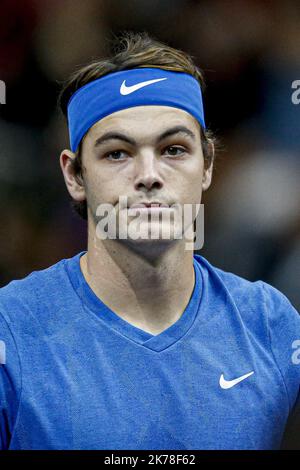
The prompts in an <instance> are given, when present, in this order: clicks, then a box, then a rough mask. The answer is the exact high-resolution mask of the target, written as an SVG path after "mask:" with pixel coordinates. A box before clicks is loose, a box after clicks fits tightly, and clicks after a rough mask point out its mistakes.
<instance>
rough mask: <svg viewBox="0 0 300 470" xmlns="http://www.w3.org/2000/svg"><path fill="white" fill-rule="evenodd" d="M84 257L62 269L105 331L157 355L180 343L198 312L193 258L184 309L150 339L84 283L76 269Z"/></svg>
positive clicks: (199, 293)
mask: <svg viewBox="0 0 300 470" xmlns="http://www.w3.org/2000/svg"><path fill="white" fill-rule="evenodd" d="M85 253H86V251H82V252H80V253H78V254H77V255H75V256H74V257H73V258H70V259H68V260H65V261H66V263H65V266H66V268H67V272H68V275H69V278H70V281H71V283H72V285H73V288H74V290H75V291H76V292H77V294H78V296H79V297H80V299H81V301H82V303H83V305H84V306H85V307H86V308H88V310H90V311H92V312H93V313H94V314H96V315H97V317H98V318H99V319H100V320H101V321H102V322H105V323H106V325H107V326H108V327H109V328H111V329H113V330H116V331H118V332H119V333H120V334H122V335H123V336H126V337H127V338H129V339H131V340H132V341H134V342H136V343H138V344H140V345H142V346H144V347H146V348H148V349H151V350H153V351H157V352H158V351H162V350H164V349H166V348H168V347H169V346H171V345H172V344H174V343H175V342H177V341H178V340H180V339H181V338H182V337H183V336H184V335H185V334H186V333H187V331H188V330H189V329H190V328H191V326H192V325H193V323H194V321H195V319H196V317H197V314H198V312H199V310H200V303H201V299H202V288H203V276H202V272H201V268H200V265H199V262H197V261H196V259H195V257H194V258H193V266H194V273H195V284H194V289H193V293H192V295H191V297H190V300H189V303H188V305H187V306H186V308H185V310H184V312H183V314H182V315H181V317H180V318H179V319H178V320H177V321H176V322H175V323H173V325H171V326H170V327H168V328H167V329H166V330H164V331H162V332H161V333H159V334H158V335H152V334H150V333H148V332H146V331H144V330H141V329H140V328H138V327H136V326H134V325H132V324H131V323H128V322H127V321H126V320H123V319H122V318H121V317H120V316H119V315H117V314H116V313H115V312H113V311H112V310H111V309H110V308H109V307H108V306H107V305H105V304H104V302H102V300H101V299H100V298H99V297H98V296H97V295H96V294H95V292H94V291H93V290H92V289H91V287H90V286H89V284H88V283H87V282H86V280H85V278H84V276H83V273H82V271H81V268H80V258H81V256H83V255H84V254H85Z"/></svg>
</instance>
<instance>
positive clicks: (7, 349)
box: [0, 313, 21, 450]
mask: <svg viewBox="0 0 300 470" xmlns="http://www.w3.org/2000/svg"><path fill="white" fill-rule="evenodd" d="M20 395H21V366H20V360H19V355H18V351H17V346H16V343H15V340H14V338H13V336H12V333H11V330H10V327H9V325H8V323H7V322H6V320H5V319H4V317H3V316H2V314H1V313H0V450H6V449H8V448H9V443H10V439H11V436H12V434H13V430H14V426H15V422H16V419H17V414H18V408H19V402H20Z"/></svg>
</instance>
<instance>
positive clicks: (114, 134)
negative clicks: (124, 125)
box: [94, 126, 195, 147]
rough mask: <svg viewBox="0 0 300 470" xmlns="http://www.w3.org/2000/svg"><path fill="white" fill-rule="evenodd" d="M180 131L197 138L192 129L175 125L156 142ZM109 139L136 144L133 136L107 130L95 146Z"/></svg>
mask: <svg viewBox="0 0 300 470" xmlns="http://www.w3.org/2000/svg"><path fill="white" fill-rule="evenodd" d="M179 133H181V134H185V135H187V136H188V137H191V138H192V139H193V140H195V134H194V133H193V132H192V131H191V130H190V129H188V128H187V127H185V126H175V127H171V128H170V129H167V130H166V131H164V132H163V133H162V134H161V135H160V136H158V138H157V139H156V143H159V142H161V141H162V140H164V139H166V138H167V137H170V136H172V135H175V134H179ZM109 140H121V141H123V142H126V143H128V144H131V145H136V141H135V140H134V139H132V138H131V137H128V136H127V135H125V134H122V133H120V132H114V131H112V132H106V133H105V134H103V135H102V136H101V137H98V139H96V141H95V144H94V147H98V146H100V145H102V144H104V143H105V142H107V141H109Z"/></svg>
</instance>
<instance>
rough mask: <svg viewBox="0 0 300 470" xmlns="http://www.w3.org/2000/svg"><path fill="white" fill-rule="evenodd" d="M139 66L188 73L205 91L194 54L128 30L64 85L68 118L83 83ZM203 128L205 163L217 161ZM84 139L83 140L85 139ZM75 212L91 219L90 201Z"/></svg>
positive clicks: (77, 166) (77, 164) (78, 163)
mask: <svg viewBox="0 0 300 470" xmlns="http://www.w3.org/2000/svg"><path fill="white" fill-rule="evenodd" d="M138 67H159V68H161V69H165V70H172V71H176V72H184V73H188V74H190V75H192V76H193V77H194V78H196V80H198V82H199V84H200V87H201V89H202V91H203V90H204V88H205V84H204V79H203V74H202V72H201V71H200V69H199V68H198V67H197V66H196V65H195V63H194V62H193V59H192V57H191V56H190V55H189V54H187V53H186V52H183V51H181V50H179V49H174V48H173V47H170V46H168V45H166V44H164V43H162V42H160V41H158V40H156V39H154V38H152V37H150V36H149V35H148V33H146V32H141V33H135V32H130V31H129V32H124V33H121V35H119V36H117V37H115V38H114V39H113V41H112V44H111V52H110V55H109V56H108V57H106V58H104V59H97V60H93V61H92V62H89V63H88V64H87V65H85V66H83V67H80V68H79V69H78V70H76V71H75V72H74V73H73V74H72V75H71V76H70V77H69V79H68V80H67V81H66V82H65V83H64V84H63V88H62V90H61V92H60V95H59V98H58V104H59V106H60V108H61V110H62V112H63V114H64V116H65V117H66V119H67V107H68V102H69V100H70V98H71V96H72V95H73V94H74V93H75V92H76V91H77V90H78V89H79V88H81V87H82V86H83V85H86V84H87V83H89V82H91V81H93V80H96V79H97V78H100V77H103V76H104V75H107V74H109V73H113V72H119V71H121V70H128V69H132V68H138ZM200 128H201V131H200V132H201V143H202V148H203V156H204V162H205V166H206V167H209V166H210V165H211V164H213V160H214V157H215V155H214V152H213V149H212V146H211V145H209V141H213V143H215V140H216V139H215V137H214V135H213V133H212V132H211V131H210V130H209V129H203V128H202V126H200ZM81 142H82V141H81ZM81 142H80V144H79V147H78V149H77V151H76V152H75V155H76V158H75V159H74V163H73V169H74V172H75V175H76V176H77V178H78V181H80V182H82V179H83V174H82V152H81ZM72 206H73V208H74V209H75V211H76V212H77V213H78V214H79V215H80V216H81V217H82V218H83V219H85V220H87V204H86V201H82V202H77V201H72Z"/></svg>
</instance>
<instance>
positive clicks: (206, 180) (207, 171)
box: [202, 139, 215, 191]
mask: <svg viewBox="0 0 300 470" xmlns="http://www.w3.org/2000/svg"><path fill="white" fill-rule="evenodd" d="M207 145H208V149H207V150H208V152H207V153H208V155H209V161H210V165H209V166H207V161H206V162H204V170H203V178H202V190H203V191H206V190H207V189H208V188H209V187H210V185H211V181H212V174H213V166H214V159H215V146H214V143H213V141H212V139H208V143H207Z"/></svg>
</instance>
